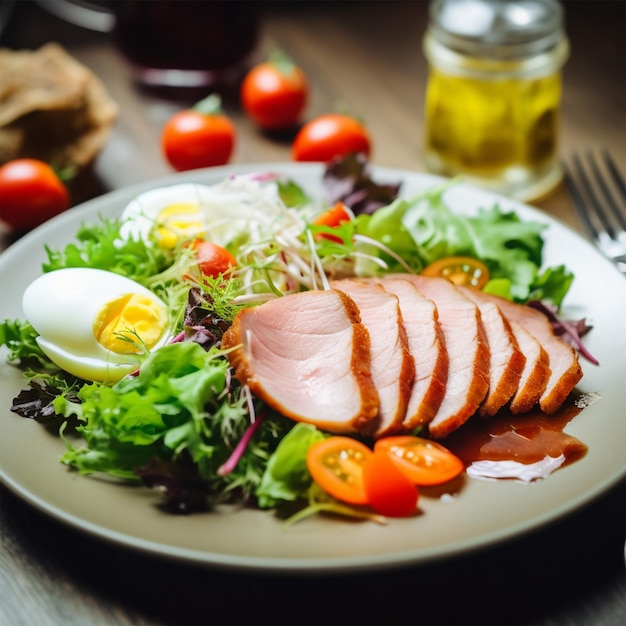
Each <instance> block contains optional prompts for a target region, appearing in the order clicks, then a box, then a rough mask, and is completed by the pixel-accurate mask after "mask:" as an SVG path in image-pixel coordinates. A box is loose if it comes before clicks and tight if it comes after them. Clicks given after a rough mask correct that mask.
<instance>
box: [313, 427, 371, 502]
mask: <svg viewBox="0 0 626 626" xmlns="http://www.w3.org/2000/svg"><path fill="white" fill-rule="evenodd" d="M372 454H373V453H372V451H371V450H370V449H369V448H368V447H367V446H366V445H365V444H363V443H361V442H360V441H357V440H356V439H352V438H350V437H343V436H333V437H329V438H328V439H324V440H322V441H318V442H317V443H315V444H313V445H312V446H311V448H310V449H309V451H308V453H307V459H306V463H307V467H308V469H309V472H310V474H311V476H312V477H313V480H314V481H315V482H316V483H317V484H318V485H319V486H320V487H321V488H322V489H324V491H326V492H327V493H329V494H330V495H331V496H333V497H334V498H337V500H341V501H342V502H348V503H349V504H367V503H368V496H367V493H366V492H365V487H364V485H363V466H364V463H365V462H366V461H367V459H369V458H370V457H371V456H372Z"/></svg>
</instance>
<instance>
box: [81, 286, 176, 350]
mask: <svg viewBox="0 0 626 626" xmlns="http://www.w3.org/2000/svg"><path fill="white" fill-rule="evenodd" d="M166 324H167V313H166V311H165V310H164V308H163V307H162V306H160V305H159V304H158V303H157V302H155V301H154V300H152V299H151V298H149V297H148V296H145V295H139V294H134V293H133V294H126V295H124V296H121V297H119V298H117V299H115V300H111V301H110V302H107V304H105V305H104V306H103V307H102V309H100V311H99V312H98V314H97V315H96V318H95V321H94V324H93V332H94V335H95V337H96V340H97V341H98V342H99V343H100V344H101V345H102V346H104V347H105V348H106V349H107V350H110V351H111V352H115V353H117V354H137V353H139V352H141V350H140V349H139V347H138V344H143V345H145V347H146V348H147V349H150V348H152V347H153V346H154V345H155V344H156V343H157V341H158V340H159V339H160V337H161V336H162V335H163V332H164V330H165V327H166Z"/></svg>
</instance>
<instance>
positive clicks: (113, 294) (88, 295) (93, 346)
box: [22, 268, 169, 383]
mask: <svg viewBox="0 0 626 626" xmlns="http://www.w3.org/2000/svg"><path fill="white" fill-rule="evenodd" d="M127 294H139V295H143V296H146V297H147V298H149V299H150V300H151V301H152V302H153V303H154V304H155V306H156V307H157V308H160V309H161V310H163V311H165V312H167V307H166V305H165V303H164V302H163V301H162V300H160V299H159V298H158V297H157V296H156V295H155V294H153V293H152V292H151V291H150V290H149V289H147V288H146V287H144V286H142V285H140V284H139V283H137V282H135V281H133V280H130V279H129V278H126V277H124V276H120V275H118V274H115V273H113V272H107V271H104V270H99V269H93V268H67V269H60V270H56V271H54V272H49V273H47V274H43V275H42V276H40V277H39V278H37V279H36V280H35V281H33V282H32V283H31V284H30V285H29V286H28V288H27V289H26V291H25V292H24V296H23V299H22V308H23V310H24V315H25V317H26V319H27V320H28V321H29V322H30V324H31V325H32V326H33V328H34V329H35V330H36V331H37V333H39V337H38V338H37V343H38V344H39V346H40V348H41V349H42V351H43V352H44V353H45V354H46V355H47V356H48V357H49V358H50V359H51V360H52V361H53V362H54V363H55V364H56V365H57V366H59V367H60V368H62V369H64V370H65V371H67V372H69V373H70V374H73V375H74V376H78V377H80V378H83V379H85V380H93V381H102V382H107V383H113V382H116V381H118V380H119V379H121V378H122V377H123V376H125V375H126V374H129V373H130V372H132V371H134V370H136V369H137V367H138V360H137V356H136V355H132V354H119V353H116V352H113V351H111V350H108V349H107V348H106V347H104V346H103V345H102V344H100V343H99V342H98V341H97V339H96V337H95V335H94V329H93V323H94V320H95V318H96V316H97V315H98V313H99V312H100V310H101V309H102V307H103V306H104V305H106V304H107V303H108V302H111V301H112V300H115V299H117V298H120V297H122V296H124V295H127ZM168 338H169V329H167V328H165V329H163V332H162V335H161V337H160V338H159V339H158V341H157V343H156V344H155V345H154V346H153V348H152V349H155V348H157V347H158V346H160V345H163V344H164V343H165V342H166V341H167V340H168Z"/></svg>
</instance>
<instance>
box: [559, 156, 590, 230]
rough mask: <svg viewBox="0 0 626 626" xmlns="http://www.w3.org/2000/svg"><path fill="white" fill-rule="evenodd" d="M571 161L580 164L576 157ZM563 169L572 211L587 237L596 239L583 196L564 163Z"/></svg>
mask: <svg viewBox="0 0 626 626" xmlns="http://www.w3.org/2000/svg"><path fill="white" fill-rule="evenodd" d="M573 160H575V161H576V164H577V166H578V167H580V162H579V161H578V159H577V158H576V155H574V157H573ZM563 169H564V171H565V184H566V186H567V189H568V191H569V193H570V196H571V197H572V200H573V204H574V209H575V210H576V214H577V215H578V219H579V220H580V221H581V222H582V225H583V227H584V229H585V230H586V231H587V233H588V234H589V236H590V237H592V238H593V239H596V238H597V237H598V230H597V228H596V227H595V226H594V224H593V222H592V221H591V220H590V219H589V213H588V211H587V208H586V202H585V199H584V197H583V194H582V192H581V191H580V188H579V187H578V185H577V184H576V182H575V180H574V177H573V175H572V172H571V170H570V168H569V167H568V165H567V164H566V163H564V164H563Z"/></svg>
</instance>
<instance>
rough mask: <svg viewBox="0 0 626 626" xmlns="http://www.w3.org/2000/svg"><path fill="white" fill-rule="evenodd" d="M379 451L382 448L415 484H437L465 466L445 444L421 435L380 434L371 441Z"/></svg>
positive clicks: (453, 476)
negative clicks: (374, 441)
mask: <svg viewBox="0 0 626 626" xmlns="http://www.w3.org/2000/svg"><path fill="white" fill-rule="evenodd" d="M381 452H386V453H387V455H388V456H389V458H391V460H392V461H393V462H394V463H395V464H396V466H397V467H398V469H399V470H401V471H402V472H403V473H404V474H405V475H406V476H407V478H408V479H409V480H410V481H411V482H412V483H414V484H415V485H440V484H442V483H445V482H448V481H449V480H452V479H453V478H456V477H457V476H458V475H459V474H460V473H461V472H462V471H463V470H464V469H465V467H464V465H463V462H462V461H461V459H459V458H458V457H456V456H455V455H454V454H452V452H450V451H449V450H448V449H447V448H445V447H444V446H442V445H441V444H439V443H436V442H435V441H430V440H428V439H422V438H421V437H413V436H411V435H399V436H392V437H384V438H382V439H379V440H378V441H377V442H376V443H375V444H374V453H375V454H378V453H381Z"/></svg>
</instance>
